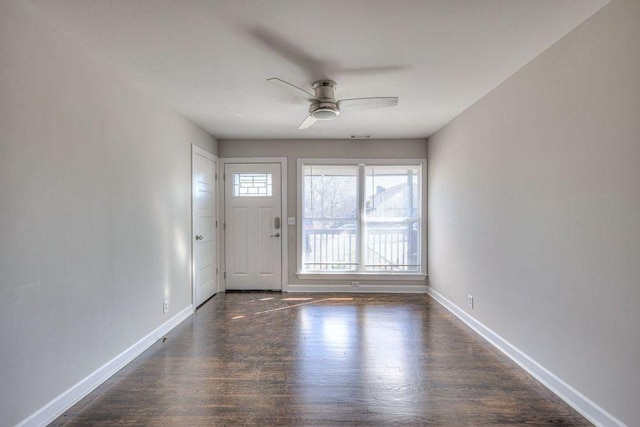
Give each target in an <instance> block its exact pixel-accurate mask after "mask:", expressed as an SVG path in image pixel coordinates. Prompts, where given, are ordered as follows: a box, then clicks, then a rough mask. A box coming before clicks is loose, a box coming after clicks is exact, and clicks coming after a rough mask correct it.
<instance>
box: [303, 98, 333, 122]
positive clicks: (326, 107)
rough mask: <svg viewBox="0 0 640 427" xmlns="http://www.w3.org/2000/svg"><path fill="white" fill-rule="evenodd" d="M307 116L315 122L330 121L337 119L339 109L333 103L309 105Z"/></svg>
mask: <svg viewBox="0 0 640 427" xmlns="http://www.w3.org/2000/svg"><path fill="white" fill-rule="evenodd" d="M309 114H310V115H311V116H313V118H314V119H317V120H331V119H335V118H336V117H338V115H339V114H340V109H339V108H338V106H337V105H336V104H334V103H333V102H318V103H315V104H312V105H311V108H309Z"/></svg>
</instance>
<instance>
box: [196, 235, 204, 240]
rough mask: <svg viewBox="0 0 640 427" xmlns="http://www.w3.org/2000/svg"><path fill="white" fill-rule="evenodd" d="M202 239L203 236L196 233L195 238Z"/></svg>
mask: <svg viewBox="0 0 640 427" xmlns="http://www.w3.org/2000/svg"><path fill="white" fill-rule="evenodd" d="M202 239H204V237H202V236H200V235H199V234H196V240H202Z"/></svg>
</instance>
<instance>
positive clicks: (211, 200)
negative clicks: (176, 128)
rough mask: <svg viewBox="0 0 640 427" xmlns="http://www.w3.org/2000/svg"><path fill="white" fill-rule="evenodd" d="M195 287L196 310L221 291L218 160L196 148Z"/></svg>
mask: <svg viewBox="0 0 640 427" xmlns="http://www.w3.org/2000/svg"><path fill="white" fill-rule="evenodd" d="M191 162H192V169H191V170H192V209H193V287H194V301H195V306H196V307H197V306H199V305H200V304H202V303H203V302H205V301H206V300H207V299H209V298H210V297H211V296H213V295H214V294H215V293H216V292H217V291H218V233H217V206H216V205H217V203H216V177H217V176H216V162H215V157H214V156H213V155H212V154H210V153H208V152H206V151H204V150H202V149H199V148H198V147H196V146H193V153H192V159H191Z"/></svg>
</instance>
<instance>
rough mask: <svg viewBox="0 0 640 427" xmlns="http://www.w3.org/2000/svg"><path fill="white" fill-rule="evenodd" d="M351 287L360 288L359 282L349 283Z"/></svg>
mask: <svg viewBox="0 0 640 427" xmlns="http://www.w3.org/2000/svg"><path fill="white" fill-rule="evenodd" d="M351 286H353V287H354V288H357V287H358V286H360V282H351Z"/></svg>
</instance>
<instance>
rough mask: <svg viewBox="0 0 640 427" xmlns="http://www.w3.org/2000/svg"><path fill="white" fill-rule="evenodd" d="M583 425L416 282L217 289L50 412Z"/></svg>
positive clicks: (107, 420)
mask: <svg viewBox="0 0 640 427" xmlns="http://www.w3.org/2000/svg"><path fill="white" fill-rule="evenodd" d="M109 424H118V425H136V426H137V425H149V426H155V425H176V426H198V425H203V426H204V425H206V426H218V425H220V426H223V425H260V426H270V425H304V426H344V425H364V426H375V425H384V426H405V425H407V426H414V425H454V426H460V425H473V426H481V425H573V426H585V425H591V424H589V423H588V422H587V421H586V420H585V419H584V418H582V417H581V416H580V415H579V414H578V413H576V412H575V411H574V410H572V409H571V408H570V407H568V406H567V405H566V404H564V403H563V402H562V401H561V400H560V399H559V398H557V397H556V396H555V395H553V394H552V393H551V392H550V391H548V390H547V389H546V388H544V387H543V386H542V385H540V384H539V383H537V382H536V381H535V380H534V379H532V378H531V377H530V376H529V375H528V374H526V373H525V372H524V371H522V370H521V369H520V368H519V367H517V366H516V365H515V364H514V363H513V362H511V361H510V360H509V359H507V358H506V357H505V356H503V355H502V354H501V353H499V352H498V351H497V350H495V349H494V348H493V347H491V346H490V345H489V344H487V343H486V342H484V341H483V340H482V339H481V338H480V337H479V336H478V335H476V334H475V333H474V332H473V331H471V330H470V329H469V328H468V327H467V326H466V325H464V324H463V323H462V322H460V321H459V320H458V319H456V318H455V317H453V316H452V315H451V314H450V313H448V312H447V311H446V310H445V309H444V308H442V307H441V306H439V305H438V304H437V303H436V302H435V301H433V300H431V299H430V298H429V297H428V296H425V295H377V294H286V293H285V294H279V293H226V294H219V295H217V296H215V297H214V298H213V299H211V300H209V301H208V302H207V303H206V304H205V305H203V306H202V307H201V308H200V309H198V310H197V311H196V313H195V314H194V315H193V316H192V317H191V318H189V319H188V320H186V321H185V322H183V323H182V324H181V325H180V326H178V327H177V328H176V329H174V330H173V331H172V332H171V333H170V334H169V335H167V339H166V341H164V342H162V341H159V342H157V343H156V344H154V345H153V346H152V347H151V348H150V349H149V350H147V351H146V352H144V353H143V354H142V355H141V356H140V357H138V358H137V359H136V360H134V361H133V362H132V363H131V364H129V365H128V366H127V367H125V368H124V369H123V370H121V371H120V372H119V373H118V374H116V375H115V376H114V377H112V378H111V379H109V380H108V381H107V382H106V383H105V384H103V385H102V386H100V387H99V388H98V389H96V390H95V391H94V392H93V393H91V394H90V395H89V396H87V397H86V398H85V399H83V400H82V401H80V402H79V403H78V404H77V405H75V406H74V407H73V408H71V409H70V410H69V411H67V412H66V413H65V414H64V415H62V416H61V417H59V418H58V419H57V420H56V421H55V422H53V423H52V425H54V426H75V425H78V426H87V425H109Z"/></svg>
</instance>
